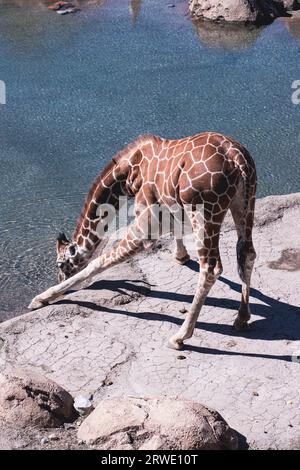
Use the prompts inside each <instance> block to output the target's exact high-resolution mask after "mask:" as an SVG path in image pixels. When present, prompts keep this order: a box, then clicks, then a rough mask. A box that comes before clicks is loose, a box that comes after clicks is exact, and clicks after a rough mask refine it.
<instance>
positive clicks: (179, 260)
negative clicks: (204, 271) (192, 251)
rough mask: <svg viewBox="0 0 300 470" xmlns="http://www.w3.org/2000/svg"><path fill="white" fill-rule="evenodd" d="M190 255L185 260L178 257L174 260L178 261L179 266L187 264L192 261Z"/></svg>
mask: <svg viewBox="0 0 300 470" xmlns="http://www.w3.org/2000/svg"><path fill="white" fill-rule="evenodd" d="M190 259H191V258H190V255H188V254H186V255H185V256H184V257H183V258H177V256H175V257H174V260H175V261H176V263H178V264H185V263H187V262H188V261H190Z"/></svg>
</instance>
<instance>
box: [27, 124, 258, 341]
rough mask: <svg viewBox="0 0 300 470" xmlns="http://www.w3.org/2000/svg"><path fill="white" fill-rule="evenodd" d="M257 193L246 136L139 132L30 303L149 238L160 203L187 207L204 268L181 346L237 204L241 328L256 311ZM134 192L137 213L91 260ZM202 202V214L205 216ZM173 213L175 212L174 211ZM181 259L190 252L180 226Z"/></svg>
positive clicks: (213, 275)
mask: <svg viewBox="0 0 300 470" xmlns="http://www.w3.org/2000/svg"><path fill="white" fill-rule="evenodd" d="M255 193H256V170H255V164H254V161H253V159H252V158H251V156H250V154H249V152H248V151H247V150H246V149H245V147H243V146H242V145H241V144H240V143H238V142H236V141H235V140H233V139H231V138H229V137H225V136H224V135H221V134H217V133H214V132H204V133H201V134H197V135H194V136H191V137H186V138H184V139H179V140H168V139H162V138H160V137H157V136H153V135H149V136H142V137H139V138H138V139H137V140H136V141H135V142H133V143H132V144H130V145H128V147H126V148H125V149H124V150H123V151H121V152H119V153H118V154H117V155H116V156H115V157H114V158H113V159H112V161H111V162H110V163H109V165H107V167H106V168H105V169H104V170H103V171H102V172H101V173H100V175H99V176H98V177H97V179H96V181H95V183H94V184H93V186H92V188H91V190H90V192H89V194H88V197H87V200H86V203H85V206H84V209H83V211H82V214H81V216H80V219H79V221H78V223H77V226H76V229H75V232H74V234H73V237H72V239H71V240H70V241H69V240H68V239H67V237H66V236H65V235H64V234H60V236H59V237H58V240H57V265H58V269H59V281H61V282H60V283H59V284H58V285H56V286H54V287H51V288H50V289H48V290H47V291H45V292H44V293H42V294H40V295H38V296H37V297H35V298H34V299H33V301H32V302H31V304H30V306H29V308H32V309H34V308H39V307H41V306H43V305H45V304H47V303H49V302H51V301H53V300H55V299H57V298H58V297H60V296H61V295H62V294H64V293H65V292H66V291H67V290H68V289H70V288H71V287H74V286H75V285H77V284H78V283H80V282H82V281H83V280H86V279H88V278H90V277H91V276H93V275H95V274H96V273H99V272H101V271H103V270H104V269H107V268H109V267H110V266H112V265H115V264H117V263H120V262H122V261H125V260H126V259H128V257H129V256H132V255H134V254H135V253H137V252H138V251H140V250H141V249H143V248H144V247H145V246H146V245H148V244H149V243H150V244H151V243H152V241H153V240H149V234H148V232H147V233H146V231H145V227H148V225H149V220H152V218H153V207H154V206H155V205H159V206H160V207H164V208H166V209H168V210H169V211H170V212H172V210H173V208H174V206H176V207H182V208H183V210H184V212H186V213H187V215H188V217H189V220H190V223H191V227H192V229H193V233H194V238H195V242H196V249H197V253H198V259H199V265H200V272H199V280H198V286H197V291H196V293H195V296H194V300H193V302H192V305H191V308H190V310H189V312H188V313H187V315H186V318H185V320H184V322H183V324H182V326H181V328H180V329H179V331H178V332H177V333H176V334H175V335H174V336H173V337H172V338H170V341H169V344H170V346H171V347H174V348H176V349H179V348H180V347H181V346H182V344H183V341H184V340H185V339H187V338H190V337H191V336H192V334H193V330H194V326H195V323H196V321H197V318H198V315H199V312H200V309H201V307H202V305H203V303H204V301H205V298H206V296H207V294H208V292H209V290H210V288H211V287H212V285H213V284H214V282H215V281H216V279H217V277H218V276H219V275H220V273H221V272H222V263H221V259H220V253H219V238H220V229H221V224H222V222H223V220H224V217H225V214H226V212H227V211H228V209H230V211H231V213H232V216H233V219H234V222H235V226H236V230H237V236H238V240H237V263H238V272H239V275H240V278H241V281H242V300H241V306H240V309H239V312H238V316H237V318H236V320H235V327H236V328H237V329H241V328H246V327H247V326H248V320H249V319H250V310H249V290H250V278H251V273H252V269H253V264H254V260H255V256H256V255H255V250H254V247H253V243H252V227H253V218H254V206H255ZM124 195H126V196H127V197H130V198H134V199H135V204H136V208H137V209H136V213H135V221H134V223H133V224H131V225H130V226H129V228H128V231H127V234H126V236H125V237H124V238H122V239H121V240H120V241H119V242H118V243H117V244H116V246H114V247H113V248H112V249H111V250H109V251H108V252H106V253H104V254H101V255H100V256H98V257H97V258H96V259H93V260H92V261H91V257H92V255H93V253H94V252H95V249H96V247H97V246H98V245H99V243H100V242H101V240H102V238H103V234H104V233H105V231H106V229H107V212H108V211H107V209H106V207H108V206H110V207H113V208H114V209H115V210H119V204H120V203H119V201H120V196H124ZM199 207H201V217H200V216H199ZM172 216H173V218H174V215H173V212H172ZM175 239H176V250H175V259H176V260H177V261H178V262H180V263H184V262H186V261H187V260H188V259H189V256H188V253H187V250H186V248H185V246H184V243H183V241H182V238H181V237H179V236H178V235H177V234H176V235H175Z"/></svg>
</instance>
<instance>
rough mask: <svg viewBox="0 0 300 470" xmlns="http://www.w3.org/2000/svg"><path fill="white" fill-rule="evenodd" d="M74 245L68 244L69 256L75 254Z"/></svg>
mask: <svg viewBox="0 0 300 470" xmlns="http://www.w3.org/2000/svg"><path fill="white" fill-rule="evenodd" d="M76 251H77V250H76V245H70V246H69V253H70V255H71V256H75V255H76Z"/></svg>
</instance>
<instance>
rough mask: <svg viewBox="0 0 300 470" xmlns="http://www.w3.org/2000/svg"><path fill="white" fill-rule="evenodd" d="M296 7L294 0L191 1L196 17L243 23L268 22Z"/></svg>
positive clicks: (192, 12)
mask: <svg viewBox="0 0 300 470" xmlns="http://www.w3.org/2000/svg"><path fill="white" fill-rule="evenodd" d="M297 3H298V2H297ZM294 7H295V2H292V0H267V1H265V2H261V1H259V0H223V1H222V2H220V1H218V0H217V1H215V0H190V1H189V9H190V12H191V15H192V16H193V17H195V18H204V19H207V20H212V21H228V22H242V23H268V22H270V21H272V20H273V19H274V18H277V17H279V16H285V15H286V12H287V10H290V9H291V8H294Z"/></svg>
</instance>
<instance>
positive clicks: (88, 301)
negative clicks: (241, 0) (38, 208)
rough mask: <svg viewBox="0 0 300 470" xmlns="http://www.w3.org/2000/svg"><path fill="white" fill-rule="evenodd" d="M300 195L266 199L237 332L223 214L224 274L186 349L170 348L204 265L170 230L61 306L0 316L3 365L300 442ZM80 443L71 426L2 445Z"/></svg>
mask: <svg viewBox="0 0 300 470" xmlns="http://www.w3.org/2000/svg"><path fill="white" fill-rule="evenodd" d="M299 222H300V193H298V194H293V195H288V196H276V197H267V198H264V199H261V200H260V201H259V202H258V205H257V217H256V226H255V231H254V243H255V246H256V250H257V254H258V258H257V262H256V265H255V271H254V274H253V282H252V285H253V288H252V292H251V309H252V318H251V327H250V329H249V330H248V331H246V332H236V331H235V330H234V329H233V327H232V324H233V321H234V319H235V316H236V314H237V310H238V306H239V299H240V283H239V279H238V275H237V272H236V261H235V243H236V234H235V232H234V231H233V226H232V222H231V220H229V218H228V220H226V221H225V224H224V228H223V232H222V237H221V254H222V262H223V266H224V273H223V275H222V277H221V278H220V279H219V280H218V281H217V283H216V284H215V286H214V287H213V289H212V291H211V293H210V296H209V298H208V299H207V301H206V304H205V306H204V308H203V310H202V312H201V315H200V317H199V321H198V323H197V327H196V330H195V334H194V336H193V338H192V339H190V340H188V341H187V344H186V346H185V348H184V350H183V351H174V350H171V349H168V348H167V346H166V345H167V339H168V337H169V336H170V335H172V334H174V332H175V331H176V330H177V329H178V327H179V325H180V324H181V322H182V321H183V318H184V313H182V312H180V310H182V309H184V308H186V309H188V308H189V305H190V303H191V301H192V298H193V294H194V292H195V287H196V283H197V271H198V265H197V262H196V257H195V252H192V253H191V255H192V260H191V261H190V262H189V263H188V264H187V265H185V266H180V265H178V264H176V263H174V262H173V260H172V253H171V252H172V243H171V240H169V239H164V240H163V241H162V242H161V243H160V244H159V246H158V247H157V248H155V249H154V250H153V251H151V252H146V253H143V254H142V255H140V256H138V257H136V258H134V259H133V260H132V261H130V262H129V263H125V264H123V265H122V266H119V267H116V268H113V269H111V270H109V271H107V272H106V273H105V274H103V275H102V276H101V275H100V276H98V277H97V278H96V282H95V283H94V284H93V285H91V286H90V287H89V288H86V289H84V290H81V291H79V292H75V293H71V294H69V295H68V296H67V297H66V298H65V299H64V300H63V301H61V302H59V303H58V304H55V305H51V306H48V307H45V308H43V309H41V310H39V311H35V312H31V313H27V314H25V315H22V316H21V317H18V318H15V319H12V320H9V321H6V322H4V323H2V324H1V325H0V368H2V367H5V365H7V364H8V363H9V364H17V365H21V366H22V365H24V366H25V365H27V366H28V365H30V366H32V367H35V368H37V369H38V370H40V371H41V372H43V373H44V374H45V375H47V376H48V377H50V378H52V379H53V380H55V381H57V382H58V383H59V384H60V385H62V386H63V387H65V388H66V389H67V390H68V391H69V392H70V393H71V394H73V396H76V395H77V394H79V393H80V394H83V395H87V396H92V398H93V400H94V404H95V405H96V404H97V402H98V401H99V400H100V399H101V398H104V397H112V396H122V395H133V396H144V395H156V396H157V395H174V394H177V395H181V396H183V397H186V398H189V399H192V400H196V401H199V402H200V403H203V404H205V405H207V406H209V407H212V408H215V409H216V410H217V411H219V412H220V413H221V414H222V416H223V417H224V418H225V419H226V421H227V422H228V423H229V425H230V426H231V427H233V428H234V429H235V430H236V431H238V433H239V434H240V441H241V445H242V446H244V447H247V446H248V447H249V448H250V449H289V448H300V412H299V405H300V399H299V383H300V357H299V359H298V358H297V356H300V308H299V305H300V276H299V270H300V240H299ZM50 432H51V433H53V432H55V433H57V434H58V436H59V440H57V441H53V442H52V441H51V442H50V443H49V444H46V445H44V447H43V448H81V447H82V445H81V444H78V443H77V439H76V424H75V428H74V429H69V430H65V429H60V430H57V431H48V430H45V431H43V432H41V431H38V430H30V432H29V431H28V430H27V432H26V433H24V432H21V431H20V430H16V429H13V430H10V429H9V428H8V427H2V428H0V448H1V447H2V448H41V446H40V438H41V437H42V436H44V435H47V433H50Z"/></svg>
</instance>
